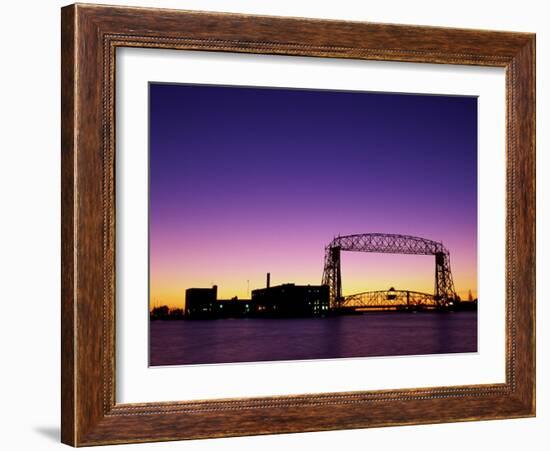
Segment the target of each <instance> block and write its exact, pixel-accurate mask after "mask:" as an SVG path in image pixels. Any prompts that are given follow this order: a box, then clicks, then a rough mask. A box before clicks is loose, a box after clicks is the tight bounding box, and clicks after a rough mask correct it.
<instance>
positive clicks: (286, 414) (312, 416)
mask: <svg viewBox="0 0 550 451" xmlns="http://www.w3.org/2000/svg"><path fill="white" fill-rule="evenodd" d="M61 32H62V67H61V72H62V149H61V154H62V190H61V191H62V193H61V197H62V312H61V314H62V345H61V350H62V377H61V383H62V421H61V424H62V441H63V442H64V443H67V444H70V445H74V446H84V445H98V444H109V443H129V442H147V441H160V440H178V439H192V438H203V437H223V436H236V435H251V434H271V433H283V432H299V431H318V430H331V429H345V428H363V427H375V426H387V425H404V424H421V423H438V422H449V421H469V420H482V419H497V418H513V417H528V416H534V414H535V36H534V35H533V34H527V33H509V32H495V31H480V30H462V29H448V28H436V27H419V26H407V25H386V24H373V23H357V22H340V21H328V20H312V19H300V18H280V17H263V16H247V15H236V14H216V13H203V12H189V11H176V10H161V9H147V8H126V7H109V6H99V5H80V4H76V5H71V6H67V7H65V8H63V9H62V27H61ZM117 47H149V48H169V49H185V50H202V51H204V50H208V51H216V52H240V53H263V54H279V55H301V56H315V57H322V58H353V59H366V60H387V61H402V62H420V63H440V64H464V65H475V66H498V67H504V68H505V69H506V108H507V111H506V116H507V136H506V143H507V144H506V161H507V175H506V177H507V181H506V196H507V200H506V211H507V217H506V382H505V383H503V384H493V385H472V386H453V387H438V388H417V389H399V388H398V387H396V388H395V389H393V390H383V391H365V392H350V393H319V394H308V395H302V396H278V397H267V398H242V399H220V400H214V401H185V400H181V401H177V402H162V403H160V402H159V403H148V404H118V403H117V402H116V399H115V382H116V381H115V364H116V362H115V322H114V318H115V298H114V296H115V295H114V293H115V290H114V287H115V275H116V269H115V246H114V243H115V218H116V216H115V202H114V199H115V173H114V159H115V135H114V129H115V115H114V89H115V64H116V58H115V50H116V48H117ZM503 150H504V149H503Z"/></svg>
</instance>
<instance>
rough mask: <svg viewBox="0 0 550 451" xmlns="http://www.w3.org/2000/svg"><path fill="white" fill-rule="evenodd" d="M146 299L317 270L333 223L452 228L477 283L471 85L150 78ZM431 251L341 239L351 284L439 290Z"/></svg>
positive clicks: (458, 266) (464, 269)
mask: <svg viewBox="0 0 550 451" xmlns="http://www.w3.org/2000/svg"><path fill="white" fill-rule="evenodd" d="M149 89H150V92H149V108H150V111H149V113H150V114H149V121H150V124H149V126H150V128H149V140H150V147H149V153H150V155H149V158H150V167H149V170H150V174H149V177H150V186H149V190H150V191H149V195H150V200H149V235H150V304H151V307H153V306H155V305H169V306H171V307H180V308H182V307H183V306H184V298H185V290H186V289H187V288H191V287H210V286H212V285H214V284H216V285H218V297H219V298H221V299H227V298H230V297H233V296H238V297H239V298H248V297H249V296H250V294H249V293H250V291H251V290H253V289H255V288H261V287H264V286H265V279H266V273H267V272H270V273H271V284H272V285H277V284H280V283H296V284H312V285H315V284H320V283H321V279H322V274H323V258H324V248H325V246H326V245H327V244H329V243H330V241H331V240H332V239H333V238H334V237H335V236H337V235H347V234H356V233H372V232H379V233H397V234H405V235H414V236H420V237H423V238H427V239H431V240H435V241H439V242H442V243H443V244H444V245H445V246H446V247H447V249H448V250H449V251H450V255H451V269H452V274H453V278H454V282H455V288H456V291H457V293H458V294H459V295H460V296H461V297H462V298H463V299H464V298H466V297H467V296H468V290H472V293H473V295H474V297H475V296H477V99H476V98H475V97H457V96H434V95H411V94H391V93H368V92H350V91H325V90H297V89H284V88H276V89H275V88H261V87H227V86H204V85H203V86H201V85H175V84H154V83H152V84H150V85H149ZM434 271H435V262H434V257H432V256H416V255H393V254H391V255H388V254H370V253H352V252H343V253H342V281H343V283H342V285H343V294H344V295H348V294H353V293H357V292H362V291H369V290H384V289H388V288H390V287H395V288H396V289H409V290H415V291H422V292H427V293H433V291H434Z"/></svg>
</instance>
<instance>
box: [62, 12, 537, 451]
mask: <svg viewBox="0 0 550 451" xmlns="http://www.w3.org/2000/svg"><path fill="white" fill-rule="evenodd" d="M61 32H62V68H61V70H62V150H61V153H62V189H61V191H62V193H61V194H62V381H61V383H62V429H61V430H62V441H63V442H64V443H67V444H70V445H73V446H86V445H99V444H114V443H134V442H148V441H163V440H180V439H194V438H206V437H223V436H238V435H252V434H270V433H284V432H300V431H319V430H331V429H346V428H363V427H377V426H389V425H404V424H423V423H438V422H452V421H468V420H483V419H504V418H519V417H529V416H534V415H535V36H534V35H533V34H528V33H511V32H502V31H481V30H465V29H448V28H434V27H420V26H409V25H387V24H373V23H359V22H339V21H326V20H313V19H302V18H280V17H264V16H245V15H238V14H218V13H206V12H189V11H177V10H162V9H147V8H127V7H110V6H96V5H79V4H76V5H71V6H67V7H65V8H63V9H62V30H61Z"/></svg>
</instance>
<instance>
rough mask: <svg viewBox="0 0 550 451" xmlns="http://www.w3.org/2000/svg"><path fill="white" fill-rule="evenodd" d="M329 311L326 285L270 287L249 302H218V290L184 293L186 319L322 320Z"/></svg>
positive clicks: (196, 290) (260, 290)
mask: <svg viewBox="0 0 550 451" xmlns="http://www.w3.org/2000/svg"><path fill="white" fill-rule="evenodd" d="M328 312H329V287H328V285H295V284H293V283H285V284H282V285H276V286H271V284H270V274H269V273H268V274H267V281H266V286H265V288H259V289H256V290H252V296H251V299H238V298H236V297H235V298H232V299H218V287H217V285H214V286H213V287H212V288H188V289H187V290H186V291H185V314H184V318H185V319H214V318H247V317H251V318H258V317H260V318H261V317H264V318H270V317H271V318H273V317H301V316H303V317H321V316H325V315H327V314H328Z"/></svg>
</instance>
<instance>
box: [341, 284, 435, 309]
mask: <svg viewBox="0 0 550 451" xmlns="http://www.w3.org/2000/svg"><path fill="white" fill-rule="evenodd" d="M340 307H341V308H343V309H354V310H355V309H398V310H399V309H403V310H414V309H417V308H422V309H424V308H427V309H430V308H433V309H435V308H438V307H439V303H438V302H437V301H436V300H435V298H434V295H433V294H430V293H421V292H418V291H410V290H394V289H393V288H392V289H389V290H380V291H365V292H364V293H356V294H352V295H350V296H346V297H344V298H343V300H342V302H341V303H340Z"/></svg>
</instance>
